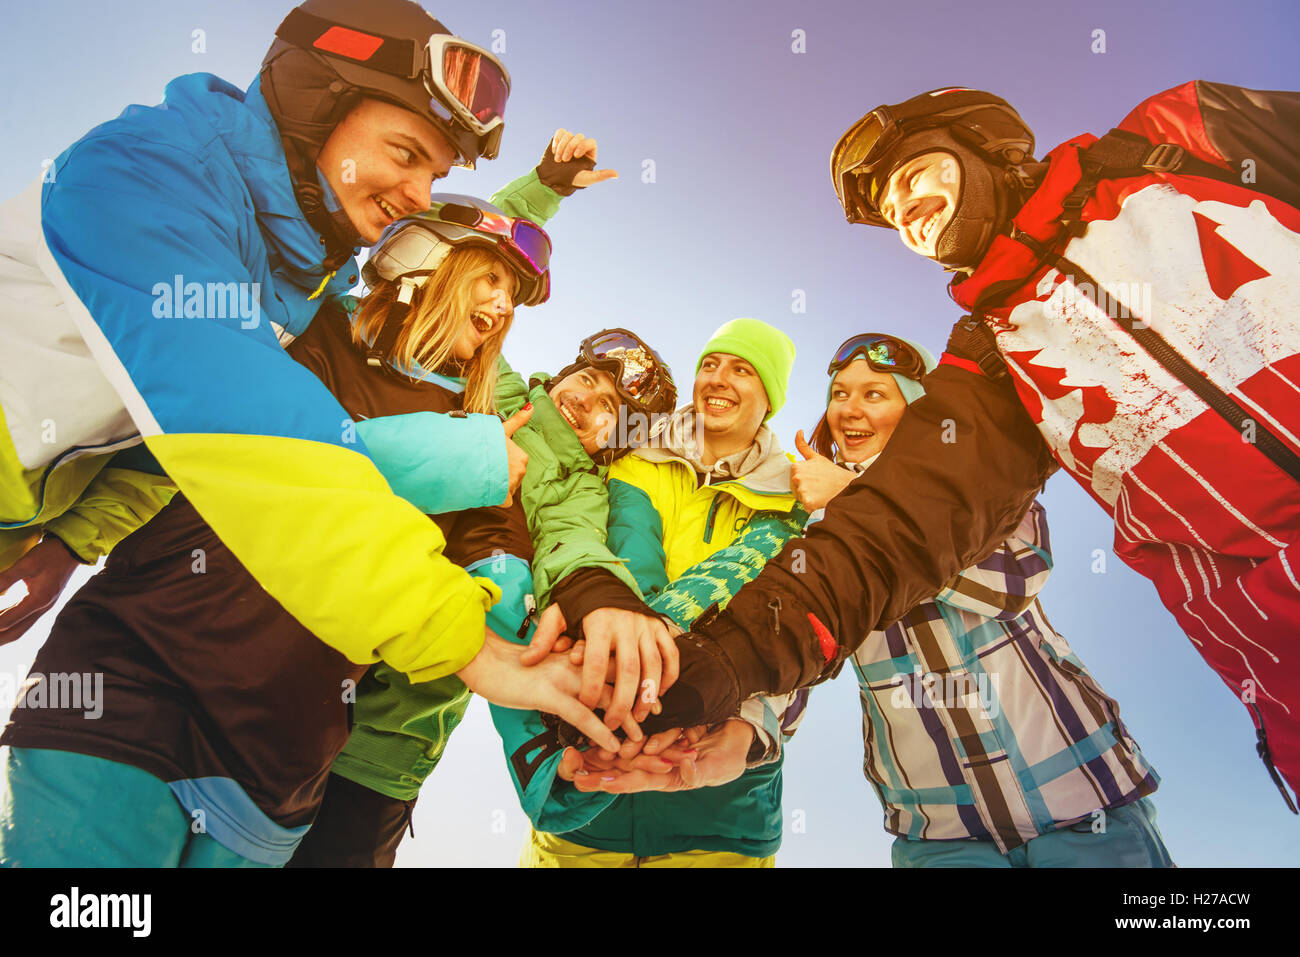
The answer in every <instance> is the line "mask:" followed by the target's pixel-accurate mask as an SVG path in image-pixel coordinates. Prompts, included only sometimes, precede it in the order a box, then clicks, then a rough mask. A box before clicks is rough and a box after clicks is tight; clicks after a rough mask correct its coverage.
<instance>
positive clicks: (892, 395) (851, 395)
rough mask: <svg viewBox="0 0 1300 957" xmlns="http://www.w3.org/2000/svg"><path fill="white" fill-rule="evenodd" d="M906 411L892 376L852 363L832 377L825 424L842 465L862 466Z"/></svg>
mask: <svg viewBox="0 0 1300 957" xmlns="http://www.w3.org/2000/svg"><path fill="white" fill-rule="evenodd" d="M906 409H907V400H906V399H904V398H903V394H902V393H901V392H899V391H898V383H897V382H895V381H894V377H893V376H892V375H890V374H889V373H888V372H877V371H876V370H875V369H873V368H871V366H869V365H868V364H867V362H866V360H865V359H855V360H854V361H853V362H850V363H849V364H848V365H847V366H845V367H844V368H843V369H841V370H840V371H839V373H838V374H837V375H836V376H835V383H834V384H833V385H832V386H831V400H830V402H829V403H827V405H826V424H827V426H829V427H830V430H831V438H832V439H833V440H834V442H835V445H836V446H837V447H838V448H839V450H840V456H841V457H842V458H843V459H844V461H846V462H862V461H865V460H866V459H869V458H871V456H873V455H876V454H877V453H879V452H881V451H882V450H883V449H884V448H885V443H887V442H888V441H889V437H890V436H891V435H893V434H894V429H895V427H897V425H898V421H899V419H901V418H902V417H903V412H904V411H905V410H906Z"/></svg>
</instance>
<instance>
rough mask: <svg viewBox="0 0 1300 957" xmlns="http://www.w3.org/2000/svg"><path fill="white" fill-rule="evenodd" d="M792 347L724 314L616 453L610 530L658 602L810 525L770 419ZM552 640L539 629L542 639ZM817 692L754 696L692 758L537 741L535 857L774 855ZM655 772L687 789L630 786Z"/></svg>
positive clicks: (696, 604)
mask: <svg viewBox="0 0 1300 957" xmlns="http://www.w3.org/2000/svg"><path fill="white" fill-rule="evenodd" d="M793 362H794V345H793V343H791V341H790V339H789V337H788V336H786V335H785V334H784V333H782V332H781V331H780V330H777V329H775V328H773V327H772V326H769V325H767V324H766V323H763V322H759V321H758V320H756V319H736V320H733V321H732V322H729V323H726V324H725V325H723V326H722V327H721V328H720V329H719V330H718V331H717V332H716V333H715V334H714V335H713V337H712V338H711V339H710V340H709V342H708V343H707V344H706V345H705V347H704V350H703V352H702V354H701V356H700V360H699V362H698V364H697V371H696V376H695V385H694V394H693V402H692V403H691V405H688V406H686V407H684V408H682V409H680V410H678V411H677V412H676V413H674V415H673V416H672V417H671V418H670V419H669V420H668V422H667V423H665V426H666V427H665V428H663V429H662V431H661V432H658V433H656V436H655V441H654V442H652V443H651V445H650V446H649V447H645V448H638V449H635V450H634V451H633V453H632V454H630V455H628V456H626V457H624V458H622V459H620V460H619V461H617V462H615V463H614V465H613V466H612V467H611V469H610V481H609V488H610V515H611V520H610V532H609V546H610V548H611V549H612V550H613V551H614V552H615V553H616V554H618V555H619V556H620V557H621V558H623V559H625V560H626V561H627V562H628V565H629V567H630V569H631V570H632V573H633V574H634V575H635V576H636V579H637V582H638V584H639V585H640V586H641V589H642V591H643V592H644V593H645V594H646V596H647V600H648V601H649V603H650V607H651V608H652V609H654V610H655V611H657V612H660V613H662V614H664V615H666V616H668V617H669V618H670V619H672V620H673V622H674V623H675V624H676V625H678V626H679V627H688V626H689V625H690V623H691V622H693V621H694V620H695V619H696V618H698V617H699V616H700V614H702V613H703V612H704V611H705V610H706V609H707V608H708V607H710V606H711V605H713V604H723V605H725V604H726V602H727V601H728V600H729V598H730V596H731V595H733V594H734V593H735V592H736V591H738V590H739V589H740V587H741V586H742V585H743V584H744V583H745V582H747V581H749V580H751V579H752V578H753V577H754V576H755V575H757V574H758V572H759V571H760V570H761V569H762V567H763V565H764V564H765V563H766V561H767V560H768V559H769V558H770V557H772V556H773V555H775V554H776V553H777V552H779V551H780V549H781V547H782V546H783V545H784V544H785V542H786V541H787V540H789V539H790V538H791V537H794V536H797V535H799V534H800V532H801V530H802V528H803V524H804V521H805V520H806V518H807V515H806V513H805V512H803V510H802V509H800V508H798V507H797V505H796V503H795V499H794V495H793V494H792V493H791V491H790V461H789V459H788V457H787V456H786V455H785V453H784V452H782V450H781V448H780V444H779V443H778V442H777V439H776V436H775V435H774V433H773V432H772V431H771V430H770V429H769V428H768V427H767V426H766V425H765V423H766V421H767V420H768V419H769V418H770V417H771V416H772V415H773V414H774V413H775V412H776V411H777V410H779V409H780V408H781V405H782V404H783V403H784V401H785V394H786V388H787V384H788V381H789V375H790V368H791V366H792V364H793ZM549 640H550V639H549V636H548V635H545V634H542V635H540V636H539V638H538V640H537V641H536V642H535V647H534V648H533V649H532V651H530V654H533V653H541V652H542V651H543V650H546V647H547V645H548V643H549ZM583 656H584V658H585V661H586V665H587V670H588V672H589V674H587V675H584V690H585V689H586V686H587V679H588V677H589V676H590V672H594V673H595V674H596V675H597V676H599V675H601V674H603V673H604V670H605V660H606V655H605V654H603V653H599V652H598V650H597V649H593V648H592V646H591V643H590V642H587V643H586V647H585V648H584V650H583ZM525 660H528V659H525ZM592 700H595V699H592ZM803 701H804V697H803V696H799V697H797V698H796V697H794V696H788V697H785V698H781V699H762V698H756V699H753V700H752V701H750V702H747V703H746V705H745V706H744V708H742V710H741V713H740V714H739V715H738V716H737V717H736V719H734V720H728V721H726V722H723V723H722V724H720V725H719V726H718V727H717V728H715V729H713V731H712V732H711V733H709V734H707V735H704V736H702V737H700V736H698V735H693V738H694V740H693V743H692V746H691V747H690V748H683V747H682V746H678V749H677V750H678V751H679V752H680V753H679V754H676V755H674V758H675V759H676V760H678V761H680V763H681V769H680V772H674V773H672V774H666V773H659V774H655V773H654V772H656V771H667V770H668V769H667V767H666V765H668V762H667V761H663V760H662V757H663V755H664V752H663V751H659V753H658V755H653V756H652V755H646V756H638V757H636V758H633V759H631V760H630V763H629V764H628V765H626V767H625V768H620V767H618V766H613V767H611V765H610V763H609V761H608V760H602V759H601V757H600V756H599V755H595V754H592V753H591V752H585V753H580V752H578V751H576V750H575V749H572V748H570V749H567V750H564V751H563V754H562V756H558V757H553V756H554V755H557V754H558V753H559V746H558V744H557V743H556V742H555V741H554V740H552V741H549V742H548V741H546V740H545V739H539V740H536V741H532V742H527V744H528V745H530V746H532V747H534V748H536V749H540V753H539V754H538V755H537V756H536V757H534V758H533V759H532V760H531V761H530V762H528V765H527V767H528V770H529V771H530V772H531V774H530V778H529V780H528V782H527V784H528V790H527V792H521V793H526V800H525V802H524V809H525V811H527V812H528V814H529V817H530V818H531V819H532V821H533V824H534V827H535V831H534V833H533V835H532V838H531V840H530V843H529V845H528V847H526V848H525V851H524V862H525V863H526V864H531V865H532V866H539V867H626V866H741V867H753V866H757V867H764V866H771V863H772V855H773V853H774V852H775V851H776V849H777V847H778V846H779V844H780V840H781V755H780V750H781V744H782V742H783V739H784V738H785V737H786V736H788V734H789V733H792V732H793V730H794V726H795V725H796V724H797V722H798V718H799V716H800V715H801V713H802V706H803ZM508 740H509V739H508ZM633 746H634V747H635V745H633ZM647 747H648V748H649V747H650V746H649V745H647ZM507 750H509V746H508V747H507ZM521 750H522V748H521ZM655 750H657V749H655ZM516 754H518V752H516ZM547 758H550V759H551V760H550V762H549V763H545V762H546V759H547ZM656 763H658V764H661V765H665V767H655V765H656ZM514 770H516V772H517V771H518V768H515V769H514ZM517 780H518V775H517ZM567 782H572V783H567ZM648 786H653V787H655V788H659V789H665V790H682V791H683V792H684V793H679V794H633V793H627V792H631V791H636V790H642V789H646V788H647V787H648ZM600 791H608V792H611V793H598V792H600ZM547 832H550V833H547Z"/></svg>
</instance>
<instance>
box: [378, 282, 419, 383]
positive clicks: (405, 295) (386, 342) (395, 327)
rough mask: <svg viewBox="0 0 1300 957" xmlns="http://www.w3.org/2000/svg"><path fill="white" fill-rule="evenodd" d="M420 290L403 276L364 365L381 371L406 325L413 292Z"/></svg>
mask: <svg viewBox="0 0 1300 957" xmlns="http://www.w3.org/2000/svg"><path fill="white" fill-rule="evenodd" d="M418 288H420V286H419V283H417V282H415V280H413V279H411V278H410V277H409V276H403V277H402V279H401V284H400V285H399V286H398V287H397V301H396V302H395V303H393V306H392V308H391V309H389V311H388V318H386V319H385V320H384V325H383V327H382V328H380V330H379V335H377V336H375V341H374V343H373V344H372V345H371V346H370V348H369V349H367V350H366V365H369V366H374V367H375V368H378V369H382V368H384V367H385V365H386V364H387V362H388V357H389V355H390V354H391V353H392V351H393V346H395V345H396V344H397V337H398V336H399V335H401V332H402V327H403V326H404V325H406V316H407V314H408V313H409V312H410V311H411V300H412V299H413V298H414V297H415V290H416V289H418Z"/></svg>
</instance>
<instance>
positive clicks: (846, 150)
mask: <svg viewBox="0 0 1300 957" xmlns="http://www.w3.org/2000/svg"><path fill="white" fill-rule="evenodd" d="M900 139H902V130H901V129H900V128H899V125H898V122H897V121H896V120H895V119H894V116H893V114H892V113H890V112H889V107H887V106H882V107H879V108H877V109H874V110H872V111H871V112H870V113H868V114H867V115H866V116H864V117H862V119H860V120H858V121H857V122H856V123H854V124H853V125H852V126H851V127H849V129H848V131H847V132H846V133H845V134H844V135H843V136H841V137H840V139H839V142H837V143H836V144H835V148H834V149H833V150H831V181H832V182H833V183H834V184H835V195H836V197H837V198H838V199H839V201H840V206H841V207H843V209H844V215H845V217H846V218H847V219H848V221H849V222H851V223H871V224H873V225H877V226H879V225H888V224H887V223H885V222H884V220H883V218H882V217H881V216H880V214H879V213H877V212H876V210H877V208H878V206H877V202H878V200H879V198H880V190H881V187H880V186H879V185H878V184H877V185H873V183H874V182H875V181H876V180H878V179H879V177H875V176H870V175H869V173H870V170H871V168H872V167H873V166H874V165H876V164H877V163H879V162H880V160H881V159H882V158H883V157H884V156H885V155H886V154H888V152H889V151H890V149H891V148H892V147H893V146H894V144H896V143H897V142H898V141H899V140H900ZM864 179H865V180H866V182H865V183H864V182H863V180H864ZM864 187H865V195H864Z"/></svg>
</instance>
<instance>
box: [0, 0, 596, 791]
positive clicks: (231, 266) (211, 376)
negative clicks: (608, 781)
mask: <svg viewBox="0 0 1300 957" xmlns="http://www.w3.org/2000/svg"><path fill="white" fill-rule="evenodd" d="M508 92H509V77H508V74H507V73H506V71H505V69H504V67H503V66H502V65H501V64H500V63H499V62H498V61H497V59H496V58H495V57H494V56H492V55H491V54H490V53H488V52H487V51H485V50H481V49H480V48H477V47H474V46H473V45H471V44H468V43H466V42H465V41H463V40H460V39H459V38H457V37H455V36H453V35H451V34H450V33H449V32H448V31H447V30H446V28H445V27H444V26H443V25H442V24H441V23H439V22H438V21H437V20H435V19H434V18H433V17H431V16H429V15H428V14H427V13H426V12H425V11H424V10H423V9H422V8H420V7H419V6H418V5H416V4H414V3H410V2H407V0H368V2H366V3H360V2H357V0H307V2H306V3H303V4H302V5H301V6H299V7H297V8H296V9H294V10H292V11H290V13H289V15H288V16H287V17H286V18H285V20H284V22H283V23H282V24H281V25H280V27H279V28H278V30H277V31H276V39H275V41H274V43H273V44H272V46H271V48H270V50H269V52H268V53H267V56H266V59H265V61H264V62H263V66H262V71H261V74H260V76H259V77H258V79H257V80H256V81H255V82H254V83H253V84H252V86H250V87H249V89H248V90H247V92H243V91H240V90H239V89H238V88H236V87H234V86H231V85H230V84H228V83H226V82H225V81H223V80H221V79H219V78H217V77H214V76H211V75H206V74H195V75H190V76H184V77H180V78H178V79H176V80H174V81H172V82H171V83H170V84H169V85H168V87H167V90H166V93H165V101H164V103H163V104H161V105H160V106H157V107H140V106H132V107H129V108H128V109H127V110H126V111H125V112H123V114H122V115H121V116H119V117H118V118H117V119H114V120H111V121H109V122H107V123H105V124H103V125H101V126H99V127H97V128H95V129H94V130H92V131H90V132H89V133H87V134H86V135H85V136H84V137H82V138H81V139H80V140H78V141H77V142H76V143H74V144H73V145H72V146H71V147H69V148H68V149H67V150H66V151H64V153H63V154H62V155H60V156H59V157H58V159H57V160H56V161H55V163H54V165H53V167H52V168H51V169H50V170H49V171H47V172H46V174H45V175H44V176H43V177H42V180H41V181H40V182H37V183H35V184H33V186H32V187H31V188H29V189H28V190H26V191H25V192H24V193H23V194H21V195H19V196H18V197H15V198H14V199H12V200H10V201H9V202H7V203H5V204H4V205H3V207H0V254H2V255H0V285H4V286H8V287H9V288H8V289H6V292H7V293H8V294H7V295H4V296H0V303H2V305H0V338H2V339H3V341H4V342H5V348H4V349H3V350H0V353H2V354H0V382H3V387H2V388H0V411H2V412H3V422H4V429H3V430H0V535H2V536H4V538H3V540H0V557H2V558H3V559H4V560H5V564H8V563H11V562H12V561H13V560H14V559H15V558H16V557H17V554H14V553H15V552H17V553H18V554H21V552H22V550H23V549H25V548H28V547H30V546H31V544H32V541H33V540H34V539H35V538H36V537H37V536H38V534H39V530H40V529H41V528H42V527H44V526H45V525H47V524H48V522H49V521H50V520H52V519H55V518H57V517H58V516H59V515H61V514H62V513H63V512H64V511H66V510H67V509H68V508H70V507H71V506H72V505H73V504H74V503H75V502H76V501H77V500H78V499H79V498H81V497H83V496H84V495H85V493H86V492H87V489H88V487H89V486H90V485H91V484H92V483H93V482H94V481H95V480H96V478H97V477H99V476H100V474H101V473H102V472H103V470H104V469H105V467H106V466H107V465H108V463H109V460H110V459H113V457H114V455H115V454H116V453H118V452H120V451H121V450H123V449H126V448H128V447H131V446H136V448H133V449H131V454H132V456H133V458H132V459H131V460H130V464H131V465H132V466H134V467H135V468H137V469H138V470H140V471H142V472H147V471H150V470H152V471H156V472H165V473H166V475H167V476H168V477H169V478H170V479H171V481H172V482H173V483H174V484H175V485H176V486H177V487H178V488H179V489H180V490H181V491H182V492H184V493H185V495H186V496H187V497H188V498H189V500H190V501H191V502H192V503H193V504H194V506H195V507H196V508H197V509H198V511H199V513H200V514H201V515H202V516H203V518H204V520H205V521H207V522H208V524H210V525H211V526H212V527H213V528H214V529H215V530H216V531H217V533H218V534H219V535H220V537H221V539H222V540H223V541H224V542H225V543H226V544H227V545H228V546H229V547H230V548H231V550H232V551H233V552H234V553H235V555H236V556H237V557H238V558H239V560H240V561H241V562H242V563H243V564H244V566H245V567H246V568H247V569H248V570H249V572H250V573H252V574H253V576H254V577H255V578H257V580H258V581H259V583H260V584H261V585H262V586H263V587H264V588H265V589H266V590H267V591H268V592H270V593H271V595H273V596H274V597H275V598H276V599H277V600H278V601H279V602H280V603H281V604H282V605H283V606H284V607H285V608H286V609H287V610H288V611H289V612H290V613H291V614H292V615H293V616H294V617H295V618H297V619H298V620H299V621H300V622H301V623H302V624H303V625H304V626H306V627H307V628H309V629H310V630H311V631H313V632H314V633H316V634H317V635H318V636H319V637H320V639H321V640H322V641H324V642H325V643H326V644H328V645H330V646H331V647H334V648H336V649H338V650H339V651H341V652H342V653H343V654H345V655H346V656H347V657H348V658H349V659H351V660H352V661H354V662H358V663H367V662H373V661H377V660H380V659H382V660H384V661H387V662H388V663H389V664H391V665H392V666H393V667H394V668H396V669H397V670H399V671H401V672H403V673H405V674H407V675H409V676H410V677H411V679H412V680H417V681H422V680H432V679H435V678H439V677H442V676H444V675H448V674H451V673H458V674H459V675H460V676H461V677H462V679H464V680H465V681H466V683H467V684H469V685H470V687H471V688H472V689H474V690H476V691H480V692H481V693H483V694H484V695H485V696H486V697H488V698H489V699H492V700H496V701H499V702H500V703H502V704H505V705H507V706H515V707H518V706H521V705H523V704H526V705H527V706H529V707H537V706H541V707H544V708H545V709H546V710H553V711H559V712H564V711H566V710H572V709H573V708H577V709H578V711H579V714H578V715H577V718H578V720H579V721H586V720H587V719H588V718H589V721H590V723H589V724H588V726H589V727H591V729H592V732H593V733H595V734H597V735H600V736H602V737H603V736H605V735H607V734H608V732H606V731H605V729H604V728H603V726H602V725H600V724H599V722H597V721H596V719H595V717H594V716H593V715H590V713H589V712H586V711H585V709H582V708H581V707H580V706H578V705H577V704H576V701H572V702H571V703H566V694H571V695H573V696H576V692H577V687H578V684H577V680H576V678H572V676H571V675H570V672H569V671H568V670H567V669H561V668H559V667H558V666H557V667H554V668H552V669H551V670H550V674H549V677H548V680H546V681H543V682H542V683H541V684H537V683H536V678H537V677H538V676H537V675H536V674H535V673H534V672H533V670H531V669H529V670H525V669H523V668H522V667H520V666H519V665H518V663H517V652H516V651H515V650H514V649H513V648H512V647H511V646H509V645H508V644H507V643H505V642H503V641H501V640H499V639H497V638H496V637H495V636H493V635H491V634H490V633H487V632H486V631H485V614H486V611H487V609H488V607H490V605H491V603H492V601H493V595H491V594H489V592H488V591H486V590H485V589H484V588H483V587H481V586H480V585H479V584H477V583H476V582H475V581H473V580H472V579H471V578H470V576H469V575H468V574H466V573H464V572H463V571H461V570H459V569H456V568H455V567H454V566H452V567H451V568H448V566H449V565H450V563H449V562H447V560H446V558H445V557H444V556H443V554H442V549H443V545H444V542H443V539H442V536H441V533H440V532H439V531H438V529H437V526H436V525H434V524H433V523H431V522H429V521H428V519H427V518H426V517H425V516H424V515H423V514H422V511H421V509H420V508H419V507H418V506H420V504H421V503H420V502H419V501H414V497H413V501H412V502H408V501H405V500H403V499H401V498H398V497H397V496H396V495H395V494H394V493H393V491H392V490H391V488H390V483H389V482H388V481H387V480H386V478H385V475H386V472H385V463H384V461H383V459H384V455H383V452H382V451H376V450H382V449H384V448H403V449H407V450H409V449H410V448H412V447H424V448H428V449H430V450H431V458H430V461H429V462H428V463H425V466H424V467H426V468H427V471H428V480H427V483H421V482H411V481H409V476H408V481H406V482H404V484H403V487H404V488H410V487H417V488H418V487H420V486H421V485H425V484H427V485H428V487H436V486H438V484H439V483H441V484H443V485H445V484H446V482H445V479H446V476H445V474H443V473H442V470H441V465H440V463H442V462H447V461H451V462H459V463H461V464H460V465H458V468H463V464H464V463H465V462H466V461H472V462H476V463H482V474H481V475H479V476H475V478H476V479H477V480H476V481H473V482H462V483H458V484H460V485H462V486H464V487H466V488H467V489H469V490H471V491H472V492H473V493H474V496H475V497H474V499H473V500H470V501H466V502H464V503H460V504H458V505H457V507H470V506H474V505H489V504H498V503H499V502H501V501H503V500H504V499H505V498H506V494H507V490H508V486H509V481H508V476H509V474H510V473H509V471H508V459H509V456H510V451H509V448H508V443H507V441H506V438H505V435H504V432H503V430H502V425H501V422H500V421H499V420H498V419H496V418H495V417H493V416H472V417H469V418H468V419H459V420H455V419H448V418H446V417H439V416H435V415H433V414H432V413H429V414H419V415H416V416H394V417H391V418H388V419H374V420H369V421H367V422H362V423H353V422H352V421H351V419H350V418H349V417H348V416H347V414H346V413H345V412H344V411H343V409H342V407H341V406H340V405H339V404H338V403H337V402H336V401H335V400H334V398H333V397H332V396H331V395H330V394H329V392H328V391H327V390H326V389H325V388H324V386H322V385H321V383H320V382H319V381H318V380H317V379H316V378H315V377H314V376H312V375H311V374H310V373H309V372H308V371H307V370H305V369H303V368H302V367H301V366H299V365H298V364H297V363H295V362H294V361H293V360H292V359H290V358H289V356H288V355H287V354H286V353H285V352H284V349H283V346H284V345H285V344H286V343H287V342H288V341H289V340H290V339H291V338H292V337H293V336H296V335H298V334H301V333H302V332H303V331H304V330H305V329H306V328H307V326H308V324H309V323H310V322H311V320H312V318H313V317H314V316H315V314H316V311H317V309H318V308H319V307H320V305H321V303H322V302H324V301H325V300H326V299H327V298H329V297H332V296H335V295H340V294H342V293H344V292H346V291H347V290H348V289H349V288H350V287H351V286H353V285H354V284H355V282H356V278H357V269H356V263H355V260H354V259H353V256H354V255H355V253H356V252H357V251H358V248H359V246H360V245H361V244H363V243H368V242H371V241H373V240H374V239H375V238H377V237H378V235H379V233H380V232H381V231H382V229H383V228H384V227H385V226H386V225H388V223H390V222H391V221H392V220H394V219H396V218H398V217H400V216H402V215H406V214H408V213H411V212H415V211H417V210H422V209H426V208H428V205H429V195H430V191H431V188H432V183H433V181H434V180H436V179H438V178H440V177H442V176H444V175H446V173H447V172H448V170H449V168H450V167H451V166H452V165H462V166H467V167H471V168H472V167H473V166H474V164H475V162H476V161H477V160H478V159H480V158H487V159H491V158H493V157H495V156H496V154H497V150H498V146H499V142H500V137H501V131H502V129H503V125H504V124H503V112H504V107H505V102H506V98H507V95H508ZM141 439H143V445H141V444H140V443H141ZM435 450H436V451H435ZM458 450H463V454H457V451H458ZM434 456H436V457H434ZM115 464H116V465H121V464H123V463H122V462H121V459H120V458H119V459H118V461H117V462H116V463H115ZM402 465H403V468H404V469H409V468H410V466H411V463H410V462H409V461H406V462H404V463H402ZM92 491H93V490H92ZM408 494H409V493H408ZM416 497H418V496H416ZM11 546H14V547H11ZM109 547H111V544H110V546H109ZM361 583H365V585H366V586H367V587H365V588H359V587H358V585H359V584H361ZM571 678H572V680H571ZM570 684H571V685H572V688H571V689H570ZM562 689H563V690H562ZM538 698H541V699H544V701H545V702H548V703H546V704H543V703H542V702H539V701H537V700H536V699H538ZM512 702H518V703H513V704H512ZM529 702H531V703H529ZM610 741H611V743H612V742H613V738H612V736H610ZM11 784H13V782H11Z"/></svg>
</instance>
